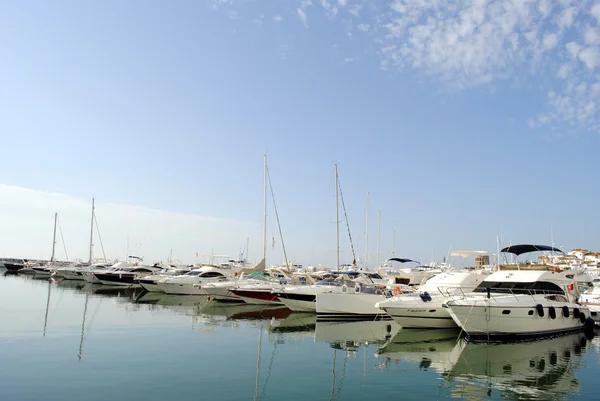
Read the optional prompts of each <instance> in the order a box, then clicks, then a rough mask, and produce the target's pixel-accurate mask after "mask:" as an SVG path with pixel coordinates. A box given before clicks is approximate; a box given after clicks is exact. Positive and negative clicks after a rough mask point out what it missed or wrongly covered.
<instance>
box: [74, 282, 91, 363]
mask: <svg viewBox="0 0 600 401" xmlns="http://www.w3.org/2000/svg"><path fill="white" fill-rule="evenodd" d="M89 297H90V293H89V292H86V294H85V304H84V306H83V321H82V322H81V340H80V341H79V352H78V353H77V361H78V362H81V358H82V357H83V339H84V334H85V315H86V313H87V307H88V300H89Z"/></svg>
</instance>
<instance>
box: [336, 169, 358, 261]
mask: <svg viewBox="0 0 600 401" xmlns="http://www.w3.org/2000/svg"><path fill="white" fill-rule="evenodd" d="M336 176H337V175H336ZM338 186H339V188H340V198H341V200H342V208H343V209H344V218H345V219H346V227H347V228H348V238H350V249H351V250H352V265H353V266H355V265H356V252H354V244H353V243H352V234H350V223H349V222H348V214H347V213H346V205H345V204H344V193H343V192H342V186H341V185H340V180H339V178H338Z"/></svg>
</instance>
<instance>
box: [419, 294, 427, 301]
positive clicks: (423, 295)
mask: <svg viewBox="0 0 600 401" xmlns="http://www.w3.org/2000/svg"><path fill="white" fill-rule="evenodd" d="M419 297H421V301H423V302H427V299H426V298H425V294H419Z"/></svg>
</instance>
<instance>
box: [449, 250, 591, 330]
mask: <svg viewBox="0 0 600 401" xmlns="http://www.w3.org/2000/svg"><path fill="white" fill-rule="evenodd" d="M539 251H552V252H561V251H560V250H559V249H556V248H553V247H549V246H545V245H526V244H525V245H514V246H510V247H507V248H504V249H503V250H502V251H501V252H503V253H511V254H514V255H516V256H518V255H521V254H524V253H529V252H539ZM499 269H500V270H499V271H497V272H495V273H493V274H491V275H489V276H488V277H486V279H485V280H484V281H483V282H482V283H481V284H480V285H479V286H478V287H477V288H476V289H475V290H474V293H473V294H464V295H463V294H461V295H455V296H452V297H451V298H450V300H448V301H446V302H445V303H444V304H443V305H444V307H445V308H447V309H448V312H449V313H450V316H452V318H453V319H454V321H455V322H456V324H457V325H459V326H460V327H461V328H462V330H463V331H464V332H465V333H466V337H467V339H470V340H488V341H489V340H502V339H509V340H520V339H528V338H536V337H544V336H550V335H557V334H564V333H568V332H574V331H579V330H583V329H584V328H586V327H591V326H593V324H594V322H593V320H592V319H591V318H590V311H589V308H588V307H587V306H585V305H581V304H579V303H577V302H576V300H577V298H578V297H579V292H578V287H577V282H578V281H584V282H591V279H590V278H589V276H587V275H585V274H580V273H578V272H577V271H574V270H567V271H560V269H556V268H554V267H552V266H548V265H535V264H524V265H522V264H519V263H515V264H509V265H502V266H499Z"/></svg>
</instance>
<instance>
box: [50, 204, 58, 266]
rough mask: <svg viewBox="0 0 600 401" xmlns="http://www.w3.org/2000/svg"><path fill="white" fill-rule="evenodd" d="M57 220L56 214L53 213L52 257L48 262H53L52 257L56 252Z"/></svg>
mask: <svg viewBox="0 0 600 401" xmlns="http://www.w3.org/2000/svg"><path fill="white" fill-rule="evenodd" d="M57 219H58V213H54V236H53V237H52V256H51V257H50V262H54V255H55V250H56V221H57Z"/></svg>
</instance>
